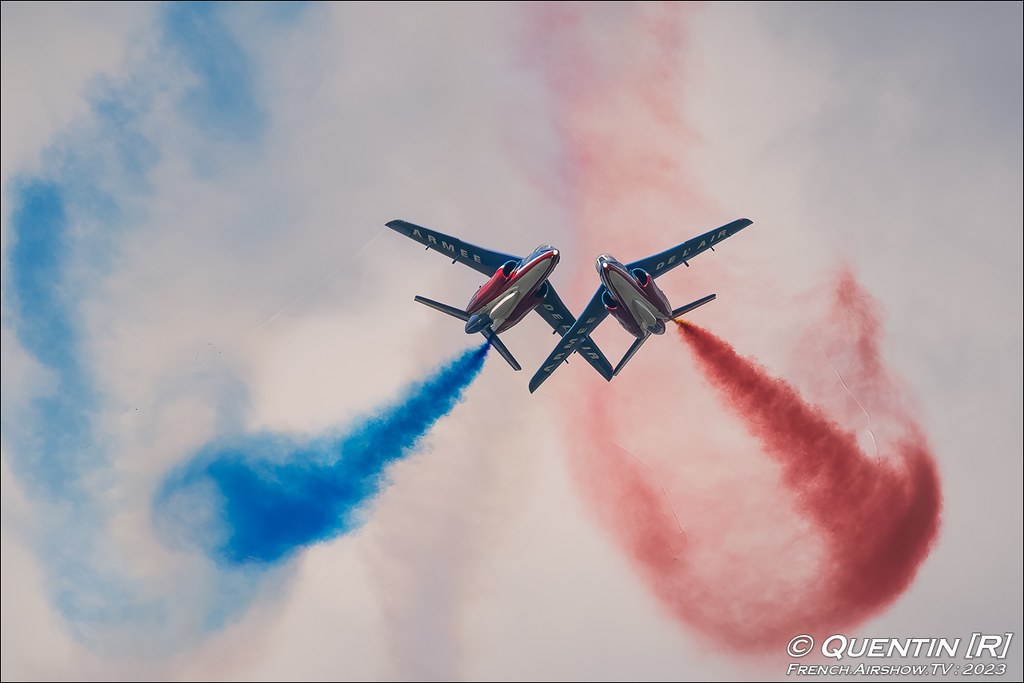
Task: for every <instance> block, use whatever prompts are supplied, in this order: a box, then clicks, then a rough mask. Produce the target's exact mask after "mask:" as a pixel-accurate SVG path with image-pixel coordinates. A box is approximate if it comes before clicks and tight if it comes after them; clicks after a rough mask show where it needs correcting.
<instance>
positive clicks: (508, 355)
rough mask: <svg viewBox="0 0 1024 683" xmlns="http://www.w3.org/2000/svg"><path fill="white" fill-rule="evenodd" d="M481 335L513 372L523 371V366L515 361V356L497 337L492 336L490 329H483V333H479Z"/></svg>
mask: <svg viewBox="0 0 1024 683" xmlns="http://www.w3.org/2000/svg"><path fill="white" fill-rule="evenodd" d="M481 334H483V335H484V336H485V337H487V341H489V342H490V343H491V346H493V347H494V350H495V351H497V352H498V353H499V354H501V357H502V358H504V359H505V360H506V361H508V364H509V365H511V366H512V369H513V370H522V369H523V366H521V365H520V364H519V361H517V360H516V359H515V356H513V355H512V352H511V351H509V350H508V347H507V346H505V343H504V342H503V341H501V340H500V339H498V335H496V334H494V332H492V331H491V328H489V327H486V328H484V330H483V332H481Z"/></svg>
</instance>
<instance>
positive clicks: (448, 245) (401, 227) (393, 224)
mask: <svg viewBox="0 0 1024 683" xmlns="http://www.w3.org/2000/svg"><path fill="white" fill-rule="evenodd" d="M387 226H388V227H389V228H391V229H392V230H394V231H395V232H400V233H402V234H403V235H405V236H406V237H411V238H412V239H414V240H416V241H417V242H419V243H420V244H422V245H423V246H425V247H426V248H427V249H433V250H434V251H437V252H440V253H442V254H444V255H445V256H447V257H448V258H450V259H451V260H452V263H455V262H459V263H462V264H464V265H467V266H469V267H470V268H472V269H473V270H476V271H478V272H480V273H483V274H484V275H486V276H487V277H490V276H492V275H494V273H495V271H497V270H498V268H501V266H502V265H504V264H505V263H506V262H508V261H519V260H520V259H521V258H522V257H521V256H513V255H512V254H503V253H502V252H500V251H491V250H490V249H484V248H483V247H478V246H476V245H475V244H470V243H469V242H463V241H462V240H460V239H458V238H456V237H451V236H450V235H446V234H444V233H443V232H438V231H437V230H431V229H430V228H424V227H423V226H422V225H416V224H415V223H410V222H408V221H403V220H393V221H389V222H388V223H387Z"/></svg>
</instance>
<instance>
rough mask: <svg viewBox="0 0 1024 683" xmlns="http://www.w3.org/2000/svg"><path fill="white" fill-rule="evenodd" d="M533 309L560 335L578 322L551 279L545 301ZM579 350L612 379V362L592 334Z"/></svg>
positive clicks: (602, 373)
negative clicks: (595, 341)
mask: <svg viewBox="0 0 1024 683" xmlns="http://www.w3.org/2000/svg"><path fill="white" fill-rule="evenodd" d="M533 310H535V311H537V314H538V315H540V317H542V318H544V320H545V321H546V322H547V324H548V325H551V329H552V330H554V332H555V333H556V334H559V335H563V336H564V335H565V333H566V332H568V331H569V330H571V329H572V326H573V325H574V324H575V323H576V317H575V316H573V314H572V313H570V312H569V309H568V308H566V306H565V304H563V303H562V299H561V298H559V296H558V292H556V291H555V288H554V286H552V284H551V282H550V281H548V293H547V295H546V296H545V297H544V301H543V302H542V303H541V304H540V306H537V308H535V309H533ZM578 350H579V351H580V353H581V354H582V355H583V357H584V358H586V359H587V362H588V363H590V364H591V365H592V366H594V369H595V370H597V372H598V374H599V375H601V376H602V377H604V378H605V379H606V380H609V381H611V378H612V375H613V374H614V373H613V370H612V364H611V363H609V362H608V359H607V358H605V355H604V353H603V352H602V351H601V349H600V348H599V347H598V345H597V344H595V343H594V341H593V340H592V339H591V338H590V335H587V336H586V337H585V338H584V339H583V340H582V341H581V342H580V347H579V349H578ZM552 371H553V370H552ZM548 374H550V373H548ZM538 386H539V385H538Z"/></svg>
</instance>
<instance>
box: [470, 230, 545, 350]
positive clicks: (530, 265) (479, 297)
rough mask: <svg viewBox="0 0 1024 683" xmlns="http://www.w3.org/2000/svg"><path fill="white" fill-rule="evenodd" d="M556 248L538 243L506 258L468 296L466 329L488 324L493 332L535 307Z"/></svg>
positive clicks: (508, 326) (521, 317)
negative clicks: (527, 252) (522, 253)
mask: <svg viewBox="0 0 1024 683" xmlns="http://www.w3.org/2000/svg"><path fill="white" fill-rule="evenodd" d="M558 258H559V256H558V250H557V249H555V248H554V247H552V246H550V245H547V244H542V245H541V246H539V247H537V248H536V249H535V250H534V251H533V253H532V254H530V255H529V256H527V257H525V258H523V259H522V260H520V261H518V262H516V261H508V262H507V263H505V264H504V265H503V266H502V267H501V268H498V270H496V271H495V273H494V275H492V276H491V279H490V280H488V281H487V282H485V283H484V284H483V286H481V287H480V289H478V290H477V291H476V294H474V295H473V298H472V299H470V300H469V304H468V305H467V306H466V313H468V314H469V316H470V317H469V320H468V321H467V322H466V333H467V334H475V333H477V332H480V331H481V330H483V329H484V328H486V327H488V326H490V328H491V330H492V331H493V332H494V333H495V334H500V333H501V332H504V331H505V330H507V329H509V328H510V327H512V326H513V325H515V324H516V323H518V322H519V321H520V320H522V319H523V318H524V317H525V316H526V314H527V313H529V312H530V311H532V310H533V309H535V308H536V307H537V306H538V305H539V304H540V303H541V302H542V301H544V297H545V295H546V294H547V279H548V277H550V276H551V273H552V272H553V271H554V270H555V266H557V265H558Z"/></svg>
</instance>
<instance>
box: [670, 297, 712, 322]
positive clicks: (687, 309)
mask: <svg viewBox="0 0 1024 683" xmlns="http://www.w3.org/2000/svg"><path fill="white" fill-rule="evenodd" d="M714 300H715V295H714V294H708V295H707V296H706V297H704V298H703V299H697V300H696V301H693V302H691V303H688V304H686V305H685V306H681V307H679V308H677V309H676V310H674V311H672V319H673V320H675V319H676V318H678V317H679V316H681V315H683V314H684V313H689V312H690V311H692V310H693V309H695V308H700V307H701V306H703V305H704V304H707V303H711V302H712V301H714Z"/></svg>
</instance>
